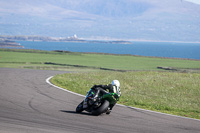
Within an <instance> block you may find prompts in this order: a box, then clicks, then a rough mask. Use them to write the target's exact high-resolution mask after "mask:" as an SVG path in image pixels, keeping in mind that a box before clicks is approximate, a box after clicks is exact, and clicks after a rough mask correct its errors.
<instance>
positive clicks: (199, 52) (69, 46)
mask: <svg viewBox="0 0 200 133" xmlns="http://www.w3.org/2000/svg"><path fill="white" fill-rule="evenodd" d="M17 42H18V43H20V44H21V45H22V46H24V49H37V50H46V51H54V50H63V51H71V52H94V53H109V54H123V55H124V54H127V55H139V56H153V57H166V58H186V59H198V60H200V43H180V42H141V41H134V42H132V44H112V43H92V42H90V43H86V42H84V43H82V42H37V41H17Z"/></svg>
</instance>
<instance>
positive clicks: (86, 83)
mask: <svg viewBox="0 0 200 133" xmlns="http://www.w3.org/2000/svg"><path fill="white" fill-rule="evenodd" d="M113 79H118V80H119V81H120V83H121V92H122V96H121V98H120V101H119V103H121V104H124V105H128V106H134V107H139V108H144V109H149V110H155V111H159V112H164V113H170V114H175V115H180V116H186V117H191V118H197V119H200V97H199V96H200V90H199V88H200V74H199V73H174V72H173V73H172V72H153V71H149V72H142V71H140V72H90V73H70V74H62V75H57V76H55V77H54V78H53V79H52V80H51V82H53V83H54V84H56V85H58V86H60V87H63V88H66V89H68V90H71V91H74V92H77V93H80V94H83V95H86V93H87V91H88V90H89V88H90V87H91V86H93V85H94V84H109V83H110V82H111V81H112V80H113Z"/></svg>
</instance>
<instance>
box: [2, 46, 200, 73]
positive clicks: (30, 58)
mask: <svg viewBox="0 0 200 133" xmlns="http://www.w3.org/2000/svg"><path fill="white" fill-rule="evenodd" d="M14 51H15V52H14ZM47 62H51V63H54V65H52V64H46V63H47ZM55 64H62V65H55ZM74 65H78V66H74ZM80 66H85V67H84V68H89V69H99V68H107V69H117V70H148V71H149V70H158V69H157V67H158V66H162V67H176V68H179V69H188V68H190V69H199V68H200V61H194V60H177V59H164V58H149V57H137V56H125V55H121V56H120V55H103V54H84V53H71V52H69V53H59V52H48V51H36V50H12V49H11V50H9V49H0V67H18V68H41V69H48V68H49V69H65V68H66V69H68V68H69V67H70V68H72V67H73V68H74V67H75V68H83V67H80Z"/></svg>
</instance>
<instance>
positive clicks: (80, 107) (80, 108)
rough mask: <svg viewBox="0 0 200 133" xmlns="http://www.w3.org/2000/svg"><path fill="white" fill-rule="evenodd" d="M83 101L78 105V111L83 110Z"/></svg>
mask: <svg viewBox="0 0 200 133" xmlns="http://www.w3.org/2000/svg"><path fill="white" fill-rule="evenodd" d="M83 110H84V109H83V101H82V102H81V103H80V104H79V105H78V106H77V107H76V112H77V113H81V112H82V111H83Z"/></svg>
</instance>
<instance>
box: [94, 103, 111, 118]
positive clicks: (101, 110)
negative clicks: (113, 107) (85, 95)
mask: <svg viewBox="0 0 200 133" xmlns="http://www.w3.org/2000/svg"><path fill="white" fill-rule="evenodd" d="M109 105H110V103H109V102H108V101H107V100H105V101H104V102H103V103H102V105H101V106H100V107H99V108H97V109H95V110H92V112H91V113H92V115H100V114H102V113H105V112H106V110H107V109H108V107H109Z"/></svg>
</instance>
